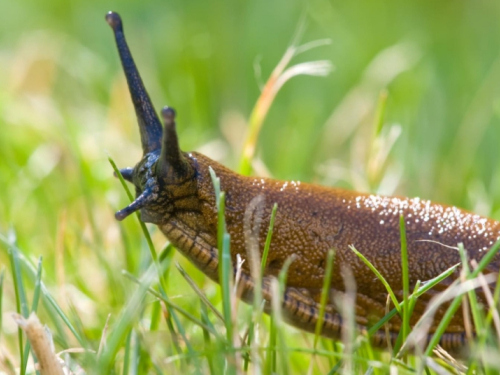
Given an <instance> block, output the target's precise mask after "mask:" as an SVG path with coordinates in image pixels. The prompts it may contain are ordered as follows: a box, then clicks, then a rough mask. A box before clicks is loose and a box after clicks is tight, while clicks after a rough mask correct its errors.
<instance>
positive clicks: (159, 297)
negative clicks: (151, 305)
mask: <svg viewBox="0 0 500 375" xmlns="http://www.w3.org/2000/svg"><path fill="white" fill-rule="evenodd" d="M122 274H123V276H125V277H126V278H127V279H129V280H131V281H133V282H134V283H136V284H137V285H140V286H142V285H143V284H144V282H142V281H141V280H139V279H137V278H136V277H135V276H134V275H132V274H131V273H130V272H128V271H126V270H122ZM146 291H147V292H149V293H151V294H152V295H153V296H155V297H156V298H158V299H159V300H161V301H163V302H164V303H165V304H166V305H167V306H169V307H171V308H172V309H174V310H177V311H178V312H179V313H180V314H182V315H184V316H185V317H186V318H187V319H189V320H190V321H191V322H193V323H194V324H196V325H197V326H199V327H201V328H203V329H205V330H206V331H208V332H210V333H211V334H213V335H214V336H215V337H218V334H217V332H216V331H215V330H214V329H212V328H211V327H209V326H207V325H206V324H204V323H202V322H201V321H200V320H199V319H197V318H196V317H194V316H193V315H192V314H191V313H189V312H187V311H186V310H184V309H183V308H182V307H180V306H178V305H176V304H175V303H173V302H172V301H170V299H165V297H164V296H163V295H162V294H161V293H159V292H157V291H156V290H154V289H153V288H151V287H150V286H148V287H147V288H146Z"/></svg>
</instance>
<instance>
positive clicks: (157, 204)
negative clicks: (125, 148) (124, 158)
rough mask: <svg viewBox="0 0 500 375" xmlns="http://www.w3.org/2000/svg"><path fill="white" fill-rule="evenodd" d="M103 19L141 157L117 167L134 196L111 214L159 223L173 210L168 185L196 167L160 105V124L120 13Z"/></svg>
mask: <svg viewBox="0 0 500 375" xmlns="http://www.w3.org/2000/svg"><path fill="white" fill-rule="evenodd" d="M106 21H107V23H108V24H109V25H110V26H111V28H112V29H113V32H114V34H115V40H116V46H117V47H118V52H119V55H120V60H121V63H122V66H123V70H124V72H125V76H126V78H127V83H128V87H129V91H130V96H131V97H132V102H133V104H134V108H135V113H136V115H137V122H138V124H139V132H140V135H141V144H142V151H143V157H142V160H141V161H139V163H137V165H136V166H135V167H134V168H125V169H122V170H120V173H121V175H122V176H123V178H124V179H125V180H127V181H129V182H131V183H133V184H134V185H135V190H136V199H135V201H133V202H132V203H131V204H130V205H128V206H127V207H125V208H124V209H122V210H120V211H118V212H117V213H116V214H115V217H116V219H118V220H123V219H125V218H126V217H127V216H129V215H130V214H132V213H134V212H135V211H137V210H141V220H142V221H145V222H150V223H154V224H161V223H162V222H163V221H164V220H166V219H167V218H168V217H169V216H170V214H172V212H173V208H172V205H171V204H169V200H170V199H171V197H170V189H169V187H172V186H178V185H180V184H182V183H184V182H186V181H189V180H193V179H194V176H195V174H196V171H195V169H194V168H193V167H192V165H191V164H190V163H189V161H188V159H187V158H186V156H185V155H184V153H183V152H182V151H181V149H180V148H179V140H178V138H177V131H176V129H175V111H174V110H173V109H172V108H169V107H165V108H163V110H162V117H163V123H164V127H163V128H162V126H161V123H160V120H159V119H158V116H157V114H156V111H155V109H154V107H153V104H152V103H151V99H150V98H149V95H148V93H147V91H146V89H145V88H144V84H143V82H142V79H141V76H140V75H139V72H138V70H137V67H136V65H135V62H134V59H133V58H132V55H131V53H130V50H129V48H128V45H127V42H126V40H125V35H124V33H123V23H122V20H121V18H120V16H119V15H118V14H117V13H114V12H109V13H108V14H107V15H106Z"/></svg>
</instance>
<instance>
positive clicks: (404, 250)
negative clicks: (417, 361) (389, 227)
mask: <svg viewBox="0 0 500 375" xmlns="http://www.w3.org/2000/svg"><path fill="white" fill-rule="evenodd" d="M399 233H400V238H401V270H402V274H403V275H402V277H403V330H402V339H401V342H405V340H406V338H407V337H408V334H409V332H410V315H409V311H408V297H409V294H410V276H409V272H408V247H407V244H406V227H405V218H404V216H403V215H400V216H399Z"/></svg>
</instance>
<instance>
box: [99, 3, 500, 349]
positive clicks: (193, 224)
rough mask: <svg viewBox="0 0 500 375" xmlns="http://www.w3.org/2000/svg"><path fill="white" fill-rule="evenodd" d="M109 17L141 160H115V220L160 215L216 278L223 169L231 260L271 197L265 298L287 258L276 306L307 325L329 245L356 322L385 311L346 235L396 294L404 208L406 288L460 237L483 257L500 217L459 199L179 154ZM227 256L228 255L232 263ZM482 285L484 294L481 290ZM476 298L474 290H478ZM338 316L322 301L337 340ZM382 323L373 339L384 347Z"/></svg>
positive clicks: (459, 340) (436, 269)
mask: <svg viewBox="0 0 500 375" xmlns="http://www.w3.org/2000/svg"><path fill="white" fill-rule="evenodd" d="M106 21H107V22H108V24H109V25H110V26H111V27H112V29H113V31H114V35H115V39H116V44H117V47H118V51H119V54H120V59H121V62H122V65H123V69H124V71H125V75H126V78H127V82H128V86H129V90H130V94H131V97H132V101H133V104H134V107H135V111H136V114H137V119H138V123H139V130H140V135H141V142H142V149H143V152H144V156H143V159H142V160H141V161H140V162H139V163H138V164H137V165H136V166H135V167H134V168H126V169H122V170H121V171H120V172H121V174H122V176H123V177H124V179H125V180H127V181H129V182H131V183H133V184H134V186H135V189H136V196H137V198H136V200H135V201H134V202H133V203H131V204H130V205H129V206H128V207H126V208H124V209H123V210H121V211H118V212H117V213H116V218H117V219H118V220H123V219H125V218H126V217H127V216H128V215H130V214H131V213H133V212H135V211H137V210H140V216H141V220H142V221H144V222H148V223H153V224H156V225H157V226H158V227H159V229H160V230H161V232H162V233H163V234H164V235H165V236H166V237H167V239H168V240H169V241H170V242H171V243H172V244H173V245H174V246H175V247H176V248H177V249H178V250H179V251H180V252H181V253H182V254H183V255H184V256H186V257H187V258H188V259H189V260H190V261H191V262H193V263H194V264H195V265H196V266H197V267H198V268H199V269H200V270H201V271H203V272H204V273H205V274H206V275H208V276H209V277H210V278H211V279H213V280H215V281H217V279H218V271H217V269H218V264H219V259H218V250H217V209H216V202H215V192H214V187H213V184H212V180H211V177H210V173H209V168H210V167H211V168H212V169H213V170H214V171H215V174H216V175H217V176H218V177H219V178H220V186H221V191H224V192H225V194H226V211H225V215H226V216H225V219H226V224H227V231H228V233H229V234H230V239H231V240H230V249H231V256H232V259H233V262H235V260H236V256H237V254H239V255H240V256H241V257H242V258H243V259H245V258H246V257H247V246H246V241H245V227H244V220H245V213H246V210H247V208H248V206H249V205H250V204H251V201H252V200H253V199H254V198H255V197H257V196H261V197H262V198H261V201H262V214H261V218H262V224H261V226H260V231H259V235H258V243H259V251H260V252H262V250H263V248H264V242H265V239H266V235H267V228H268V225H269V221H270V217H271V211H272V207H273V205H274V204H275V203H277V205H278V211H277V215H276V219H275V224H274V232H273V236H272V241H271V246H270V250H269V256H268V260H267V265H266V270H265V274H264V283H263V296H264V298H265V299H266V300H267V301H269V299H270V298H271V292H270V287H269V280H270V277H272V276H276V275H277V274H278V272H279V271H280V269H281V268H282V266H283V263H284V262H285V260H286V259H287V258H288V257H289V256H291V255H292V254H294V255H295V257H296V260H295V261H294V262H293V263H292V264H291V266H290V268H289V271H288V277H287V285H286V290H285V295H284V299H283V312H284V315H285V318H286V319H287V321H288V322H289V323H291V324H292V325H294V326H296V327H299V328H301V329H304V330H307V331H314V328H315V325H316V321H317V319H318V315H319V297H320V292H321V288H322V283H323V278H324V274H325V264H326V261H325V259H326V255H327V253H328V251H329V250H330V249H334V250H335V262H334V268H333V276H332V282H331V290H332V291H337V292H339V293H342V292H343V291H344V290H345V286H344V279H343V277H342V270H343V269H344V268H345V267H348V268H350V269H351V271H352V275H353V278H354V280H355V282H356V304H355V313H356V318H355V319H356V323H357V325H358V327H359V328H360V329H361V330H363V329H366V327H369V326H370V325H373V324H374V323H375V322H377V321H378V320H379V319H381V318H382V317H383V316H384V315H385V309H386V300H387V291H386V289H385V287H384V286H383V284H382V283H381V282H380V281H379V280H378V279H377V278H376V277H375V275H374V274H373V272H372V271H370V269H369V268H368V267H367V266H366V265H365V264H364V263H363V262H362V261H361V260H360V259H359V258H358V257H357V256H356V255H355V254H354V253H353V251H351V250H350V249H349V246H350V245H353V246H354V247H355V248H356V249H357V250H358V251H359V252H361V253H362V254H363V255H364V256H365V257H366V258H368V260H369V261H370V262H371V263H372V264H373V265H374V266H375V267H376V268H377V269H378V270H379V271H380V273H381V274H382V275H383V276H384V277H385V279H386V280H387V282H388V283H389V284H390V286H391V287H392V289H393V290H394V291H395V292H396V294H397V296H398V298H400V299H401V297H402V290H403V286H402V276H401V273H402V267H401V238H400V231H399V219H400V215H402V216H403V217H404V218H405V224H406V233H407V234H406V237H407V246H408V248H407V249H408V262H409V278H410V288H413V287H414V286H415V285H416V283H417V281H419V280H420V281H426V280H429V279H432V278H434V277H436V276H438V275H439V274H441V273H442V272H444V271H445V270H447V269H448V268H450V267H451V266H453V265H455V264H457V263H459V262H460V255H459V252H458V251H457V248H456V246H457V244H458V243H460V242H461V243H463V244H464V247H465V248H466V249H467V251H468V255H469V257H470V259H475V260H477V261H479V260H480V259H481V258H482V257H483V255H484V254H485V253H486V251H487V250H488V249H489V248H490V247H491V246H492V245H493V244H494V243H495V242H496V241H497V239H499V238H500V223H499V222H497V221H494V220H491V219H488V218H485V217H481V216H479V215H475V214H473V213H470V212H467V211H464V210H461V209H459V208H456V207H451V206H446V205H441V204H436V203H433V202H430V201H428V200H422V199H419V198H413V199H409V198H399V197H386V196H378V195H372V194H364V193H357V192H354V191H347V190H341V189H336V188H327V187H322V186H316V185H311V184H306V183H301V182H294V181H288V182H285V181H277V180H273V179H268V178H256V177H247V176H242V175H239V174H237V173H235V172H233V171H231V170H229V169H228V168H226V167H224V166H222V165H221V164H219V163H217V162H215V161H213V160H211V159H210V158H208V157H206V156H204V155H202V154H199V153H196V152H189V153H187V152H183V151H181V149H180V147H179V141H178V138H177V133H176V123H175V112H174V111H173V110H172V109H171V108H168V107H165V108H163V110H162V117H163V122H164V126H163V129H162V125H161V123H160V121H159V119H158V117H157V114H156V112H155V110H154V108H153V105H152V103H151V100H150V98H149V96H148V94H147V92H146V90H145V88H144V85H143V83H142V80H141V78H140V76H139V73H138V71H137V68H136V66H135V63H134V60H133V59H132V56H131V54H130V51H129V48H128V46H127V43H126V41H125V37H124V33H123V26H122V21H121V19H120V17H119V15H118V14H116V13H113V12H110V13H108V14H107V15H106ZM248 263H249V262H245V263H244V264H243V266H242V267H243V273H242V278H241V281H240V282H241V284H242V285H241V291H242V292H241V293H242V298H243V299H244V300H247V301H248V300H250V299H251V298H252V297H251V296H252V289H253V285H254V282H253V279H252V277H251V276H250V270H249V265H248ZM233 264H234V263H233ZM499 266H500V256H499V255H498V254H496V255H495V257H494V259H493V261H492V262H491V263H490V265H489V266H488V267H487V269H486V271H487V272H497V271H498V269H499ZM458 275H459V271H457V270H456V271H455V272H454V274H453V275H452V276H450V277H449V278H447V279H445V280H444V281H443V282H441V283H440V284H439V285H438V286H437V287H436V288H434V289H432V290H430V291H428V292H427V293H426V294H424V295H423V296H422V297H420V298H419V299H418V300H417V303H416V306H415V309H414V313H413V315H412V317H411V321H410V324H411V325H412V326H413V325H414V324H415V323H416V321H417V320H418V318H419V317H420V316H421V315H422V313H423V312H424V310H425V308H426V304H427V302H428V301H429V300H430V298H431V297H432V296H433V295H435V294H436V293H438V292H439V291H442V290H443V289H444V288H445V287H446V286H448V285H450V283H451V282H452V281H453V280H454V279H456V278H457V277H458ZM478 294H479V293H478ZM479 297H480V298H481V295H480V294H479ZM444 311H445V310H444V308H441V309H440V310H438V311H437V313H436V316H435V318H434V323H433V325H432V326H431V328H430V331H429V332H430V333H429V335H432V333H433V332H434V330H435V328H436V327H437V324H438V323H439V321H440V318H441V317H442V316H443V314H444ZM400 325H401V320H400V318H399V317H398V316H395V317H394V318H392V319H391V320H390V321H389V323H388V327H389V332H390V333H389V336H390V337H389V338H390V339H391V340H395V338H396V337H397V334H398V332H399V329H400ZM341 329H342V317H341V315H340V313H339V311H338V310H337V307H336V305H335V304H334V303H333V302H332V301H329V302H328V305H327V309H326V313H325V318H324V323H323V327H322V334H323V335H324V336H327V337H332V338H339V337H340V334H341ZM464 332H465V329H464V319H463V316H462V314H456V315H455V316H454V318H453V319H452V321H451V324H450V325H449V326H448V328H447V330H446V333H445V334H444V335H443V336H442V337H441V341H440V344H441V345H442V346H443V347H444V348H445V349H454V348H459V347H461V346H463V345H464V343H465V334H464ZM386 339H387V337H386V334H385V332H378V333H377V334H375V335H374V337H373V341H374V343H375V344H378V345H385V342H386Z"/></svg>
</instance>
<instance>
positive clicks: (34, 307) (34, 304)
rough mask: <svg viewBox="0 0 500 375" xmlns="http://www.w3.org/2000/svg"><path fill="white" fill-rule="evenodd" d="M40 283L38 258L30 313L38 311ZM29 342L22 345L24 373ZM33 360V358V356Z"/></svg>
mask: <svg viewBox="0 0 500 375" xmlns="http://www.w3.org/2000/svg"><path fill="white" fill-rule="evenodd" d="M41 283H42V257H40V258H38V267H37V273H36V281H35V291H34V293H33V302H32V304H31V312H32V313H36V312H37V309H38V301H39V300H40V289H41V288H40V287H41ZM30 348H31V345H30V342H29V341H26V344H25V345H24V354H23V358H24V363H23V364H22V366H23V367H22V368H23V369H24V371H25V372H26V366H27V365H28V357H29V352H30ZM33 358H35V356H33Z"/></svg>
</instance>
